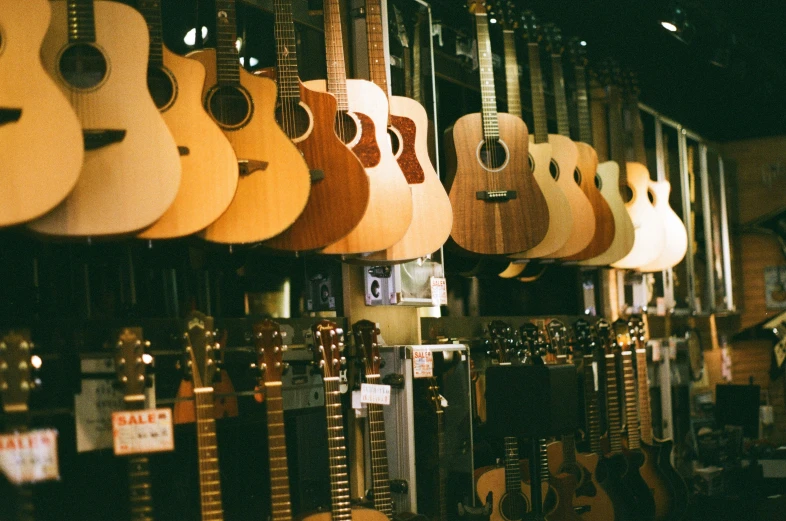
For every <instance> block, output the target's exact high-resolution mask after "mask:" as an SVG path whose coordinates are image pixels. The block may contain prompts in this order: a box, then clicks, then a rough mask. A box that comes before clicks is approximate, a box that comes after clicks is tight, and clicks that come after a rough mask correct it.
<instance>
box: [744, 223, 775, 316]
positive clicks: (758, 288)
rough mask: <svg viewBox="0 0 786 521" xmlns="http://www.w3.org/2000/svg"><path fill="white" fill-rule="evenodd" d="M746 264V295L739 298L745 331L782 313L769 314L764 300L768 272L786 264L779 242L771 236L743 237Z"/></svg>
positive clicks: (769, 311) (771, 311)
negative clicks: (772, 267) (770, 268)
mask: <svg viewBox="0 0 786 521" xmlns="http://www.w3.org/2000/svg"><path fill="white" fill-rule="evenodd" d="M740 245H741V247H740V252H741V261H742V270H741V271H742V281H741V282H742V284H740V287H741V290H742V295H741V298H740V297H739V296H738V297H737V299H738V300H737V304H738V307H739V308H740V309H741V320H742V327H743V328H746V327H750V326H752V325H754V324H757V323H759V322H761V321H762V320H764V319H766V318H771V317H773V316H775V315H777V314H778V313H780V311H778V310H768V309H767V306H766V304H765V300H764V268H766V267H768V266H780V265H784V264H786V260H784V258H783V254H782V253H781V249H780V246H779V244H778V241H777V240H775V239H774V238H773V237H769V236H767V235H743V236H742V237H741V238H740Z"/></svg>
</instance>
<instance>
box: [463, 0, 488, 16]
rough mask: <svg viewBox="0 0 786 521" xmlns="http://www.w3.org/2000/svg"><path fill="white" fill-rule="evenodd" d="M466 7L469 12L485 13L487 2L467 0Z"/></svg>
mask: <svg viewBox="0 0 786 521" xmlns="http://www.w3.org/2000/svg"><path fill="white" fill-rule="evenodd" d="M467 9H469V12H470V14H486V13H487V12H488V6H487V3H486V2H485V1H483V0H469V1H468V2H467Z"/></svg>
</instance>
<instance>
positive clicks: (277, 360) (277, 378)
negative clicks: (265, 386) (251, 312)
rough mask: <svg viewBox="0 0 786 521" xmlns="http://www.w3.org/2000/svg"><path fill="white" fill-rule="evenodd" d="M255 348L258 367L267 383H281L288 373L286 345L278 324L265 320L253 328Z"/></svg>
mask: <svg viewBox="0 0 786 521" xmlns="http://www.w3.org/2000/svg"><path fill="white" fill-rule="evenodd" d="M253 330H254V346H255V348H256V352H257V366H258V367H259V371H260V373H261V375H262V379H263V380H264V382H265V383H276V382H281V376H282V375H283V374H284V371H286V368H287V365H286V364H285V363H284V351H286V350H287V347H286V346H285V345H284V338H283V334H282V333H281V327H280V326H279V325H278V323H277V322H274V321H272V320H270V319H267V318H266V319H264V320H262V321H261V322H257V323H255V324H254V326H253Z"/></svg>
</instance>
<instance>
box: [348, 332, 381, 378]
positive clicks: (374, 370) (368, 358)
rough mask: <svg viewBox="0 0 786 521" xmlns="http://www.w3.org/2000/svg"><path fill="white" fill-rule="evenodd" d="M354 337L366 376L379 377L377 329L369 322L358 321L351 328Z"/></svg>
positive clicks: (379, 361)
mask: <svg viewBox="0 0 786 521" xmlns="http://www.w3.org/2000/svg"><path fill="white" fill-rule="evenodd" d="M352 334H353V335H354V337H355V347H357V348H358V349H361V351H362V354H363V364H364V365H365V366H366V376H370V375H379V369H380V367H382V357H381V356H380V355H379V340H378V339H377V335H379V328H378V327H377V324H375V323H374V322H372V321H370V320H360V321H358V322H355V325H353V326H352Z"/></svg>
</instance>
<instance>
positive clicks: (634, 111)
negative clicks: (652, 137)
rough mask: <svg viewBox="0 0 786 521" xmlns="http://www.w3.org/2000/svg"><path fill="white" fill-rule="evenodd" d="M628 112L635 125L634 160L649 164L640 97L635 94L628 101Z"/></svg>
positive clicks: (633, 135)
mask: <svg viewBox="0 0 786 521" xmlns="http://www.w3.org/2000/svg"><path fill="white" fill-rule="evenodd" d="M628 112H630V119H631V121H630V123H631V126H632V127H633V129H632V130H633V132H632V138H633V160H634V161H637V162H639V163H641V164H642V165H646V164H647V149H646V148H645V147H644V125H643V124H642V121H641V111H640V110H639V98H638V96H633V97H632V98H631V100H630V102H629V103H628Z"/></svg>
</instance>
